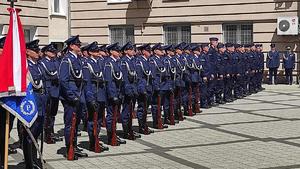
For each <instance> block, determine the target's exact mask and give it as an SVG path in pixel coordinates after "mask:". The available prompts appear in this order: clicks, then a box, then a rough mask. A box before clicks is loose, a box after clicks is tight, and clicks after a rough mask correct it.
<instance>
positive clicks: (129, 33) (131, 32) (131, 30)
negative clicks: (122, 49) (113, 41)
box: [122, 27, 134, 45]
mask: <svg viewBox="0 0 300 169" xmlns="http://www.w3.org/2000/svg"><path fill="white" fill-rule="evenodd" d="M124 39H125V42H124V44H126V43H127V42H129V41H130V42H132V43H134V27H128V28H126V34H125V37H124ZM124 44H122V45H124Z"/></svg>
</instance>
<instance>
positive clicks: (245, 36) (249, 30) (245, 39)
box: [241, 25, 253, 44]
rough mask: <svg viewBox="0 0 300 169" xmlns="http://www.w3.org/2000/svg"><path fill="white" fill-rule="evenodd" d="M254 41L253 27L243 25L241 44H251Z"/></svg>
mask: <svg viewBox="0 0 300 169" xmlns="http://www.w3.org/2000/svg"><path fill="white" fill-rule="evenodd" d="M252 41H253V26H252V25H241V43H242V44H250V43H252Z"/></svg>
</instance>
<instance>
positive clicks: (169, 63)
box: [160, 56, 176, 124]
mask: <svg viewBox="0 0 300 169" xmlns="http://www.w3.org/2000/svg"><path fill="white" fill-rule="evenodd" d="M162 62H163V64H164V68H165V69H166V73H165V76H164V78H163V79H162V83H161V87H160V89H161V98H162V105H163V110H164V123H165V124H170V115H171V113H172V114H174V112H171V111H174V109H173V110H171V106H172V107H173V108H174V100H173V102H172V103H171V97H173V96H174V95H173V94H174V93H173V92H174V88H175V80H176V63H175V62H174V60H173V59H172V57H171V56H164V57H163V58H162ZM171 104H172V105H171Z"/></svg>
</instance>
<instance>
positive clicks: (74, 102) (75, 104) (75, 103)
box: [71, 97, 80, 108]
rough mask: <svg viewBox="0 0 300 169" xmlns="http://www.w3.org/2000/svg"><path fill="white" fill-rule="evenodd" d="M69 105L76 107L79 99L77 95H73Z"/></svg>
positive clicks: (78, 104)
mask: <svg viewBox="0 0 300 169" xmlns="http://www.w3.org/2000/svg"><path fill="white" fill-rule="evenodd" d="M71 105H72V106H73V107H76V108H78V107H79V106H80V100H79V98H78V97H75V98H74V99H73V100H71Z"/></svg>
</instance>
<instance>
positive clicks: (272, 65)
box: [266, 51, 280, 84]
mask: <svg viewBox="0 0 300 169" xmlns="http://www.w3.org/2000/svg"><path fill="white" fill-rule="evenodd" d="M279 65H280V56H279V52H278V51H269V52H268V55H267V63H266V66H267V68H269V84H272V83H273V77H274V83H275V84H276V83H277V71H278V68H279Z"/></svg>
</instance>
